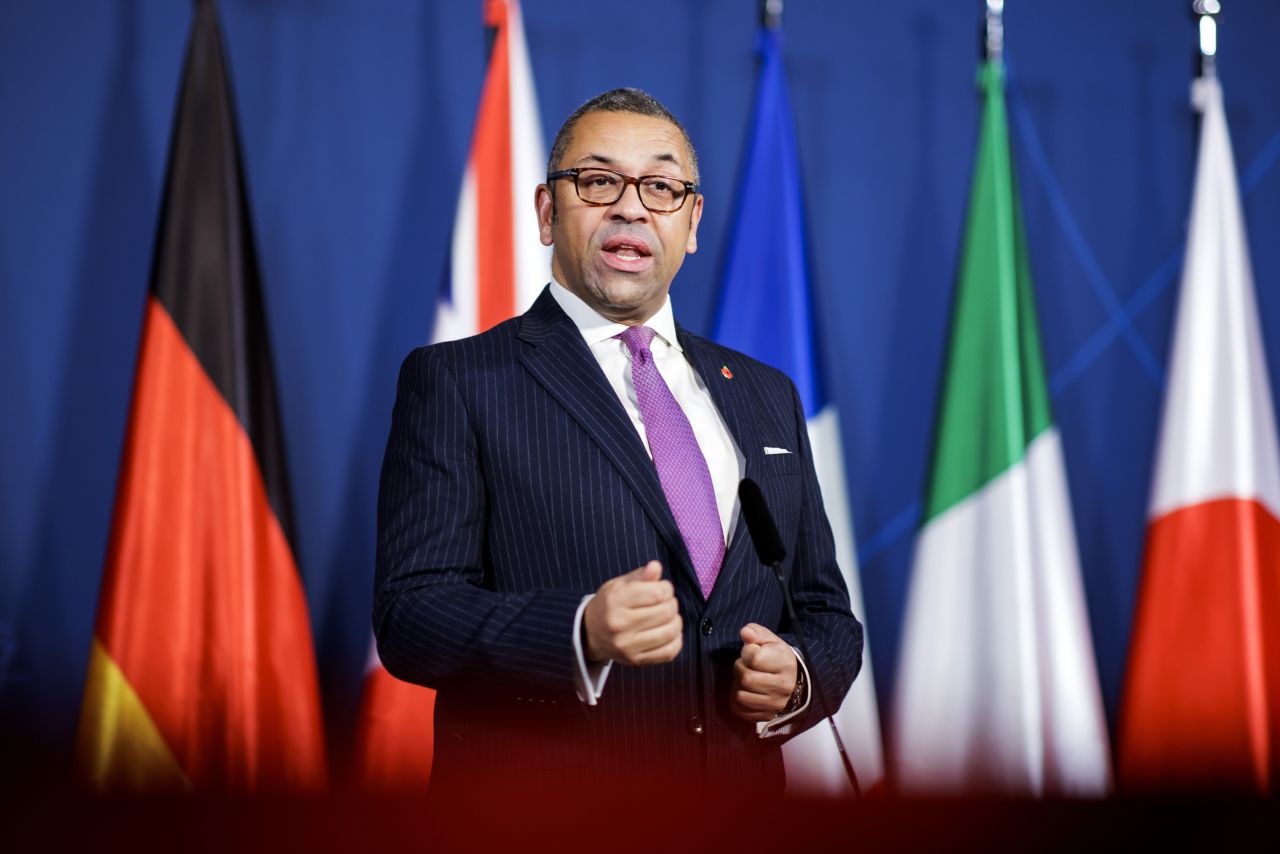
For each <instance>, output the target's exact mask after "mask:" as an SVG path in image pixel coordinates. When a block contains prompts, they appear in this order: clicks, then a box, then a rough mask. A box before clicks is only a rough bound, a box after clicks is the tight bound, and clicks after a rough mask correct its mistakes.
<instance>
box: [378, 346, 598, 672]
mask: <svg viewBox="0 0 1280 854" xmlns="http://www.w3.org/2000/svg"><path fill="white" fill-rule="evenodd" d="M486 494H487V493H486V484H485V481H484V477H483V470H482V460H481V458H480V446H479V443H478V441H477V437H476V431H475V426H474V424H473V423H472V422H471V418H470V415H469V413H468V410H467V406H466V403H465V401H464V399H463V396H462V394H461V393H460V391H459V387H458V383H457V379H456V377H455V375H454V373H453V371H452V370H451V369H450V367H449V365H448V364H447V361H446V358H445V357H444V355H443V353H442V348H439V347H427V348H423V349H420V350H416V351H415V352H413V353H412V354H410V355H409V357H408V358H407V359H406V360H405V362H404V365H403V366H402V367H401V370H400V380H399V386H398V389H397V392H396V403H395V408H394V410H393V412H392V418H391V433H390V436H389V438H388V440H387V449H386V454H385V456H384V458H383V464H382V478H381V483H380V488H379V495H378V549H377V569H376V577H375V585H374V603H373V629H374V634H375V636H376V638H377V643H378V655H379V657H380V658H381V659H382V663H383V665H384V666H385V667H386V668H387V670H388V671H389V672H390V673H391V674H392V675H393V676H396V677H397V678H400V679H404V680H406V681H409V682H416V683H418V684H422V685H427V686H430V687H433V688H441V687H444V686H446V685H448V684H449V683H450V682H454V681H458V680H464V681H466V682H468V683H469V684H487V685H491V686H494V687H497V688H511V689H521V690H534V691H547V692H553V693H563V694H567V695H569V696H572V695H573V692H574V682H573V674H574V672H575V668H576V661H575V658H574V652H573V643H572V638H573V634H572V633H573V625H574V614H575V612H576V611H577V608H578V605H579V603H580V602H581V600H582V596H583V593H584V591H580V590H579V591H574V590H532V591H526V592H519V593H510V592H505V593H499V592H496V591H494V590H493V589H491V587H490V586H489V585H487V584H486V571H485V570H486V567H485V554H486V535H487V534H486V525H487V516H488V501H487V497H486Z"/></svg>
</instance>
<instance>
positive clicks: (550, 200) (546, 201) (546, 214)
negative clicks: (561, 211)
mask: <svg viewBox="0 0 1280 854" xmlns="http://www.w3.org/2000/svg"><path fill="white" fill-rule="evenodd" d="M533 204H534V207H536V208H537V209H538V239H539V240H541V241H542V245H543V246H550V245H551V244H552V243H554V242H555V240H554V239H553V238H552V236H551V223H552V222H553V221H554V220H555V215H556V202H555V198H554V197H553V196H552V195H551V188H550V187H548V186H547V185H546V184H539V185H538V189H537V190H535V191H534V194H533Z"/></svg>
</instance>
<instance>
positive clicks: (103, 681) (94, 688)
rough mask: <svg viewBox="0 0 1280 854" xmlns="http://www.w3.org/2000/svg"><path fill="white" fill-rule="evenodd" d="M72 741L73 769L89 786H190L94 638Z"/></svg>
mask: <svg viewBox="0 0 1280 854" xmlns="http://www.w3.org/2000/svg"><path fill="white" fill-rule="evenodd" d="M78 740H79V744H78V746H77V750H76V764H77V772H78V775H79V776H80V778H81V779H83V780H85V781H86V782H87V783H88V784H89V785H90V787H92V788H94V789H99V790H108V789H109V790H111V791H115V792H119V791H126V792H127V791H138V792H142V791H145V792H151V793H154V792H156V791H165V790H173V791H189V790H190V789H191V781H190V780H189V779H187V775H186V774H185V773H183V771H182V768H181V766H179V765H178V761H177V759H175V758H174V755H173V753H172V752H170V750H169V746H168V745H167V744H165V741H164V737H163V736H161V735H160V730H159V729H157V728H156V725H155V722H154V721H152V720H151V715H150V714H148V713H147V709H146V707H145V706H143V705H142V701H141V700H139V699H138V695H137V694H136V693H135V692H134V690H133V686H132V685H130V684H129V680H128V679H126V678H125V675H124V673H123V672H122V671H121V670H120V668H119V667H118V666H117V665H116V663H115V661H114V660H113V659H112V658H111V656H110V654H108V653H107V651H106V649H104V648H103V646H102V644H101V643H99V642H98V640H97V639H96V638H95V639H94V641H93V650H92V651H91V652H90V654H89V677H88V679H87V680H86V683H85V692H84V707H83V709H81V713H80V732H79V736H78Z"/></svg>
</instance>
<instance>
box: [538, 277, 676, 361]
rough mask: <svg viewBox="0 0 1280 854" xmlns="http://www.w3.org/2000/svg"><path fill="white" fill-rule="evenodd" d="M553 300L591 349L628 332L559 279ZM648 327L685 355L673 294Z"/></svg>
mask: <svg viewBox="0 0 1280 854" xmlns="http://www.w3.org/2000/svg"><path fill="white" fill-rule="evenodd" d="M551 296H552V297H553V298H554V299H555V301H556V302H557V303H559V305H560V308H562V309H564V313H565V314H567V315H569V319H570V320H572V321H573V325H574V326H576V327H578V331H579V332H581V333H582V337H583V340H585V341H586V342H587V346H588V347H591V346H593V345H595V344H599V343H600V342H602V341H608V340H609V339H610V338H613V337H615V336H618V335H621V334H622V333H623V332H625V331H626V329H627V327H626V326H625V325H624V324H621V323H614V322H613V321H612V320H609V319H607V318H604V317H601V316H600V314H599V313H598V312H597V311H596V310H595V309H594V308H592V307H591V306H589V305H587V304H586V303H585V302H583V300H582V299H581V298H580V297H579V296H578V295H577V294H575V293H573V292H572V291H570V290H569V289H568V288H566V287H565V286H564V285H562V284H560V283H559V282H557V281H556V280H555V279H552V280H551ZM644 325H645V326H647V327H649V328H650V329H652V330H653V331H654V332H656V333H657V334H658V337H660V338H661V339H662V340H663V341H666V342H667V343H668V344H669V345H671V346H672V347H674V348H675V349H676V351H678V352H681V353H683V352H684V348H682V347H681V346H680V341H679V339H677V338H676V319H675V315H674V314H672V312H671V296H670V295H669V294H668V295H667V297H666V299H664V300H663V301H662V307H661V308H659V309H658V311H657V313H656V314H654V315H653V317H651V318H649V319H648V320H646V321H645V322H644Z"/></svg>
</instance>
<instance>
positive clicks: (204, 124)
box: [77, 0, 327, 792]
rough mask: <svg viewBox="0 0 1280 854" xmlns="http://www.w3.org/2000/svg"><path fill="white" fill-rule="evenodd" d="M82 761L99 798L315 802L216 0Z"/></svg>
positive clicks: (191, 109)
mask: <svg viewBox="0 0 1280 854" xmlns="http://www.w3.org/2000/svg"><path fill="white" fill-rule="evenodd" d="M156 247H157V248H156V255H155V260H154V268H153V271H152V276H151V282H150V290H149V296H148V299H147V307H146V317H145V320H144V323H143V332H142V344H141V353H140V355H139V358H138V370H137V379H136V385H135V388H134V393H133V402H132V407H131V411H130V416H129V418H130V421H129V429H128V433H127V436H126V440H125V448H124V456H123V461H122V464H121V469H120V476H119V484H118V487H117V495H116V505H115V515H114V518H113V522H112V530H111V541H110V546H109V550H108V554H107V561H106V568H105V573H104V578H103V583H102V591H101V594H100V599H99V604H98V618H97V625H96V628H95V633H94V634H95V636H94V643H93V650H92V653H91V656H90V662H89V674H88V678H87V681H86V685H85V695H84V706H83V709H82V714H81V721H80V733H79V743H78V746H77V763H78V766H79V770H80V771H81V773H82V776H83V777H84V778H86V779H87V781H88V782H89V783H90V785H91V786H93V787H94V788H98V789H105V790H112V791H117V790H134V791H138V790H142V791H155V790H191V791H197V792H199V791H223V792H226V791H231V792H248V791H304V792H305V791H318V790H320V789H322V788H323V787H324V786H325V782H326V775H327V772H326V767H325V756H324V733H323V726H322V723H321V714H320V701H319V690H318V685H317V678H316V667H315V658H314V653H313V648H312V643H311V629H310V626H309V623H308V615H307V605H306V599H305V597H304V595H303V589H302V583H301V579H300V578H299V576H298V569H297V566H296V564H295V562H294V542H295V541H294V534H293V525H292V520H291V514H290V506H289V490H288V482H287V480H286V477H285V458H284V450H283V446H282V444H281V424H280V417H279V409H278V405H277V401H276V390H275V379H274V376H273V372H272V364H271V353H270V349H269V347H268V338H267V326H266V318H265V316H264V313H263V304H262V288H261V282H260V279H259V275H258V261H257V255H256V252H255V249H254V243H253V233H252V229H251V227H250V217H249V206H248V203H247V199H246V197H245V191H244V179H243V176H242V174H241V169H240V157H239V152H238V146H237V142H236V129H235V122H234V113H233V109H232V101H231V96H230V92H229V88H228V85H227V74H226V61H225V58H224V53H223V49H222V44H221V38H220V36H219V32H218V23H217V17H216V13H215V10H214V7H213V2H212V0H200V2H198V3H197V5H196V15H195V21H194V23H193V25H192V30H191V39H190V42H189V44H188V48H187V58H186V67H185V71H184V74H183V82H182V94H181V100H180V102H179V106H178V115H177V120H176V123H175V130H174V138H173V147H172V149H171V152H170V161H169V173H168V178H167V182H166V188H165V198H164V205H163V211H162V214H161V221H160V228H159V235H158V237H157V244H156Z"/></svg>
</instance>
